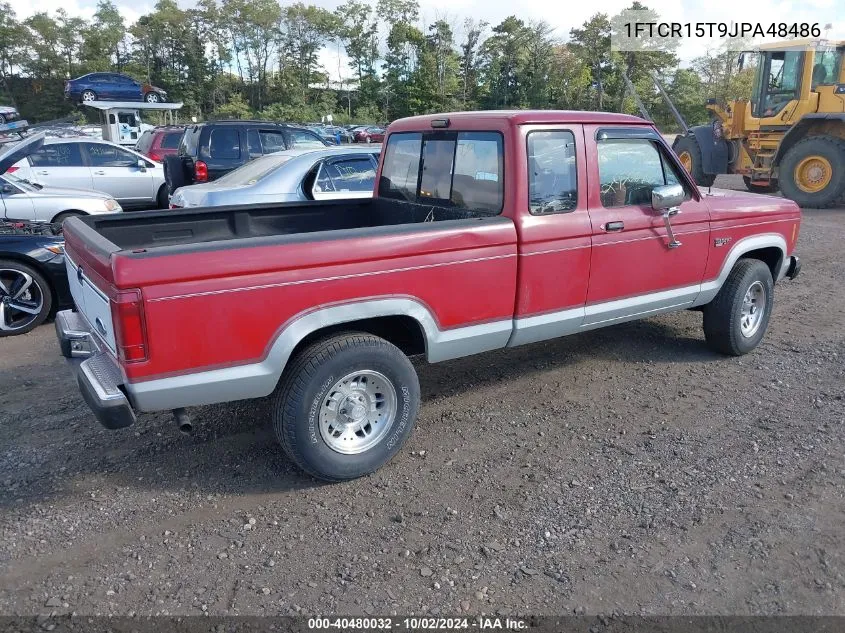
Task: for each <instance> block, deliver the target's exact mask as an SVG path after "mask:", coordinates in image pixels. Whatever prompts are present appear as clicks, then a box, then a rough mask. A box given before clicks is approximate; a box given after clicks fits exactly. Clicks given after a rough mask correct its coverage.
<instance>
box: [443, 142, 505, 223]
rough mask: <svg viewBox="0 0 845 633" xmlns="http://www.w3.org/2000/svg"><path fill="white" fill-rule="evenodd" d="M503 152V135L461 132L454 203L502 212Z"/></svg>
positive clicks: (453, 196)
mask: <svg viewBox="0 0 845 633" xmlns="http://www.w3.org/2000/svg"><path fill="white" fill-rule="evenodd" d="M503 154H504V152H503V151H502V136H501V134H496V133H495V132H463V133H460V134H458V145H457V147H456V149H455V169H454V175H453V176H452V195H451V201H452V204H453V205H455V206H456V207H460V208H462V209H481V210H484V211H495V212H496V213H498V212H499V211H501V210H502V197H503V196H502V192H503V187H502V184H503V183H502V180H503V179H502V172H503V170H504V165H503V164H502V157H503Z"/></svg>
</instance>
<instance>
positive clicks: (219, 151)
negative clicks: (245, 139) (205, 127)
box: [209, 127, 241, 160]
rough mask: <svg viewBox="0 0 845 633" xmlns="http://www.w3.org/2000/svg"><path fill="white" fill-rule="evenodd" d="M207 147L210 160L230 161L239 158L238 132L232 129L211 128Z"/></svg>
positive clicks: (239, 143)
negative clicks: (208, 147) (208, 146)
mask: <svg viewBox="0 0 845 633" xmlns="http://www.w3.org/2000/svg"><path fill="white" fill-rule="evenodd" d="M209 145H210V154H211V157H212V158H220V159H223V160H232V159H236V158H240V157H241V139H240V135H239V134H238V130H236V129H234V128H231V127H216V128H213V129H212V130H211V140H210V141H209Z"/></svg>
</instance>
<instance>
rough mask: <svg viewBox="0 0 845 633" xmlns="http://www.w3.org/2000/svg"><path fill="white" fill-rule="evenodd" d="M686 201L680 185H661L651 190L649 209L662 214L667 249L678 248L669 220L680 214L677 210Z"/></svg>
mask: <svg viewBox="0 0 845 633" xmlns="http://www.w3.org/2000/svg"><path fill="white" fill-rule="evenodd" d="M686 199H687V196H686V193H685V192H684V188H683V186H682V185H663V186H662V187H655V188H654V189H652V190H651V207H652V209H654V210H655V211H661V212H662V213H663V224H664V225H665V226H666V235H667V236H668V237H669V243H668V244H667V245H666V246H668V247H669V248H678V247H679V246H680V245H681V243H680V242H679V241H678V240H677V238H676V237H675V233H674V231H672V223H671V222H670V221H669V218H670V217H672V216H673V215H677V214H678V213H680V212H681V210H680V209H679V208H678V207H680V206H681V203H682V202H683V201H684V200H686Z"/></svg>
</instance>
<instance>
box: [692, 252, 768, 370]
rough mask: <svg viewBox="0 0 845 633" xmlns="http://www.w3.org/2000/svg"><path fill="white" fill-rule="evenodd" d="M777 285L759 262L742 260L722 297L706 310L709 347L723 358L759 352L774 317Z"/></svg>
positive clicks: (706, 307)
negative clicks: (753, 351)
mask: <svg viewBox="0 0 845 633" xmlns="http://www.w3.org/2000/svg"><path fill="white" fill-rule="evenodd" d="M773 297H774V281H773V280H772V273H771V271H770V270H769V267H768V266H767V265H766V264H765V263H763V262H761V261H760V260H759V259H741V260H739V261H738V262H737V264H736V266H734V268H733V270H732V271H731V273H730V274H729V275H728V278H727V279H726V280H725V284H724V285H723V286H722V289H721V290H719V294H717V295H716V298H715V299H713V301H711V302H710V303H709V304H707V305H706V306H704V337H705V339H706V340H707V345H708V346H709V347H710V348H711V349H713V350H715V351H717V352H721V353H722V354H727V355H729V356H742V355H743V354H747V353H748V352H750V351H752V350H753V349H754V348H756V347H757V346H758V345H759V344H760V341H762V340H763V336H764V335H765V334H766V329H767V328H768V327H769V318H770V317H771V314H772V304H773Z"/></svg>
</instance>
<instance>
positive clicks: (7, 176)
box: [0, 173, 37, 191]
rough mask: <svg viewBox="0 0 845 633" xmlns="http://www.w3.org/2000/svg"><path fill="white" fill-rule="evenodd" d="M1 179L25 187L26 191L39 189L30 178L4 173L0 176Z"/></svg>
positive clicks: (20, 187) (21, 187)
mask: <svg viewBox="0 0 845 633" xmlns="http://www.w3.org/2000/svg"><path fill="white" fill-rule="evenodd" d="M0 179H2V180H5V181H6V182H7V183H9V184H10V185H14V186H16V187H18V188H19V189H23V190H24V191H37V189H36V188H35V187H34V186H33V185H32V183H31V182H29V181H28V180H24V179H23V178H18V177H17V176H15V175H14V174H9V173H6V174H3V175H2V176H0Z"/></svg>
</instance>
